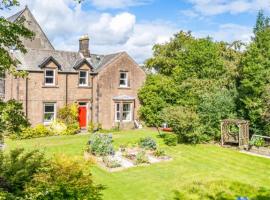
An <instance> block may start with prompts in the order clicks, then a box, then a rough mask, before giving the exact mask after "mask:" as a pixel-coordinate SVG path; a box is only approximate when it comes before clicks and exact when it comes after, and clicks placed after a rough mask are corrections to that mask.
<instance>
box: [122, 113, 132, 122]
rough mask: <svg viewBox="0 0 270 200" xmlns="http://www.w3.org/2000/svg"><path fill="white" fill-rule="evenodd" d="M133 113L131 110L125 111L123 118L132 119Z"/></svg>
mask: <svg viewBox="0 0 270 200" xmlns="http://www.w3.org/2000/svg"><path fill="white" fill-rule="evenodd" d="M130 117H131V113H130V112H123V120H125V121H130V119H131V118H130Z"/></svg>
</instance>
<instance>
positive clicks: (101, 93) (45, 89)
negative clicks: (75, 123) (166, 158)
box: [5, 53, 146, 129]
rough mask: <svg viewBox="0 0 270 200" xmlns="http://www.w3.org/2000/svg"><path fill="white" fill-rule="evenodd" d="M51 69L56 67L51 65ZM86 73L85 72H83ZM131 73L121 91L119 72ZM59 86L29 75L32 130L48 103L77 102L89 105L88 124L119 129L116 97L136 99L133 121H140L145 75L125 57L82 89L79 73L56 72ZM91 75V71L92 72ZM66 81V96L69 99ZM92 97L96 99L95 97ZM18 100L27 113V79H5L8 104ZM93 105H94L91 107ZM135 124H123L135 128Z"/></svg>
mask: <svg viewBox="0 0 270 200" xmlns="http://www.w3.org/2000/svg"><path fill="white" fill-rule="evenodd" d="M48 66H51V67H55V68H56V66H54V65H52V64H50V65H48ZM83 69H84V68H83ZM121 70H124V71H127V72H128V79H129V87H128V88H119V78H120V71H121ZM56 71H57V73H56V85H55V86H53V87H50V86H45V85H44V72H43V71H40V72H29V75H28V103H27V107H28V109H27V116H28V118H29V120H30V122H31V124H32V125H33V126H35V125H37V124H40V123H43V105H44V103H45V102H55V103H56V104H57V109H60V108H62V107H63V106H65V105H66V102H67V103H68V104H71V103H74V102H86V103H88V122H90V121H91V119H92V116H93V119H92V120H93V121H94V122H95V123H101V124H102V127H103V128H105V129H110V128H112V127H115V126H117V125H118V124H117V123H116V122H115V101H114V100H113V98H114V97H116V96H120V95H128V96H132V97H135V101H134V103H133V104H132V106H133V108H134V111H133V114H134V117H133V119H137V118H138V115H137V112H138V109H139V100H138V96H137V93H138V90H139V89H140V88H141V86H142V85H143V83H144V81H145V78H146V75H145V73H144V71H143V70H142V69H141V68H140V67H139V66H138V65H137V64H136V63H135V62H134V61H133V60H132V59H131V58H130V57H129V56H128V55H127V54H125V53H123V54H122V55H121V56H120V57H119V58H117V59H116V60H114V61H113V62H111V63H110V64H109V65H108V66H106V67H104V69H103V70H101V71H100V72H99V73H98V75H96V76H91V75H89V86H88V87H79V74H78V73H68V74H67V73H63V72H61V71H59V70H57V68H56ZM89 72H90V70H89ZM66 80H67V88H68V92H67V94H68V95H67V96H66ZM92 95H93V96H92ZM9 99H16V100H19V101H20V102H22V103H23V107H24V111H25V113H26V79H23V78H18V79H16V78H14V77H12V76H11V75H8V76H7V77H6V88H5V100H9ZM92 101H93V104H92ZM133 125H134V123H133V122H131V123H129V124H124V127H127V128H128V127H133Z"/></svg>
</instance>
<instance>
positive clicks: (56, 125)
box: [48, 121, 67, 135]
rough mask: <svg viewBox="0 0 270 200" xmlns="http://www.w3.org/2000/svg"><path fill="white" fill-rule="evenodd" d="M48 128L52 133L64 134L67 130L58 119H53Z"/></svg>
mask: <svg viewBox="0 0 270 200" xmlns="http://www.w3.org/2000/svg"><path fill="white" fill-rule="evenodd" d="M48 128H49V130H50V131H52V132H53V134H54V135H65V132H66V130H67V126H66V125H65V124H64V123H63V122H60V121H54V122H53V123H52V124H51V125H50V126H49V127H48Z"/></svg>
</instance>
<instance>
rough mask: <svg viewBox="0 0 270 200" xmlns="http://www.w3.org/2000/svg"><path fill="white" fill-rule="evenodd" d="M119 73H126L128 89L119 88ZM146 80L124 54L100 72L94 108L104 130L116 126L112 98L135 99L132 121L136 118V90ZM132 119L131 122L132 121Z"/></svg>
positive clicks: (130, 125)
mask: <svg viewBox="0 0 270 200" xmlns="http://www.w3.org/2000/svg"><path fill="white" fill-rule="evenodd" d="M120 71H127V72H128V80H129V87H128V88H120V87H119V79H120ZM145 78H146V74H145V72H144V71H143V70H142V69H141V68H140V67H139V66H138V64H136V63H135V62H134V61H133V60H132V59H131V58H130V57H129V56H128V54H126V53H123V54H122V55H121V56H120V57H119V58H117V59H116V60H114V61H113V62H112V63H110V65H109V66H107V67H106V68H104V69H103V70H101V71H100V72H99V74H98V77H97V84H98V86H97V87H98V90H99V92H98V93H97V94H98V101H96V102H95V107H98V112H97V114H98V116H96V117H97V118H98V120H97V121H98V122H99V123H101V124H102V127H103V128H105V129H110V128H112V127H115V126H117V125H118V123H116V122H115V101H114V100H113V98H114V97H116V96H120V95H128V96H132V97H135V102H134V107H135V109H134V119H137V118H138V109H139V106H140V104H139V99H138V90H139V89H140V88H141V86H142V85H143V83H144V81H145ZM134 119H133V120H134ZM133 126H134V123H133V122H131V123H129V124H123V127H126V128H129V127H133Z"/></svg>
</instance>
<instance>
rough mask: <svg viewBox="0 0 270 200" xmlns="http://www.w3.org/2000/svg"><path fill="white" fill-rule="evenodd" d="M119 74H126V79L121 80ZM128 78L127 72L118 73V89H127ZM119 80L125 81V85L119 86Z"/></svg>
mask: <svg viewBox="0 0 270 200" xmlns="http://www.w3.org/2000/svg"><path fill="white" fill-rule="evenodd" d="M121 74H126V78H125V79H123V78H121ZM128 78H129V77H128V72H120V74H119V87H120V88H127V87H128ZM121 80H125V83H126V84H125V85H121V84H120V81H121Z"/></svg>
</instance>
